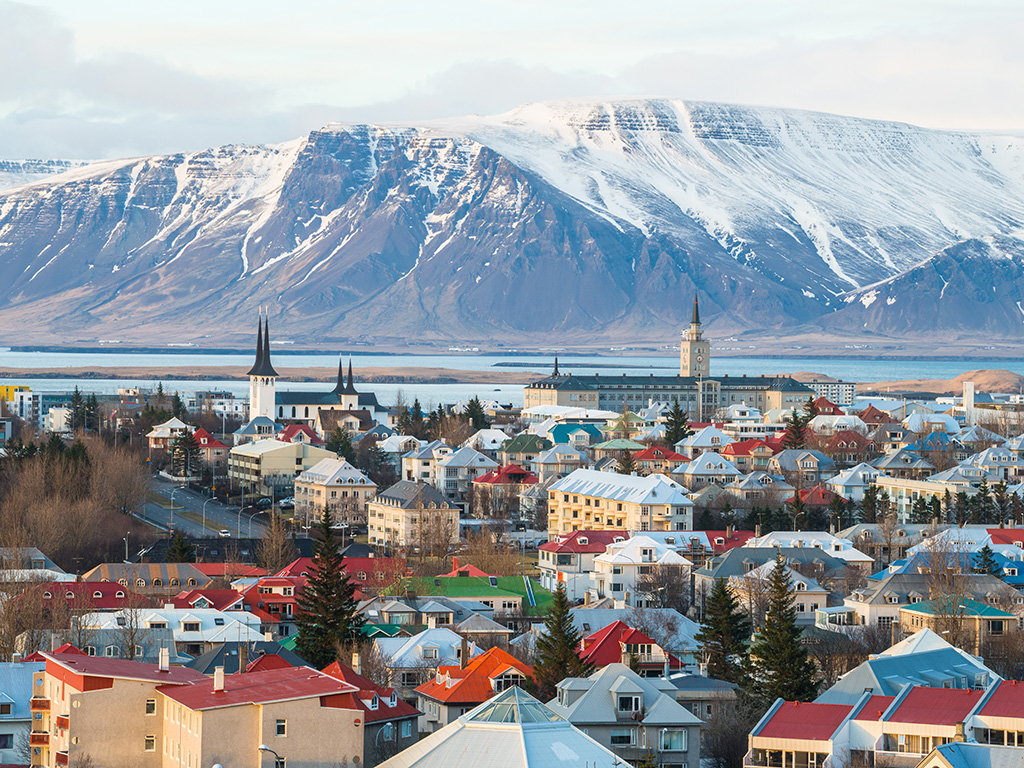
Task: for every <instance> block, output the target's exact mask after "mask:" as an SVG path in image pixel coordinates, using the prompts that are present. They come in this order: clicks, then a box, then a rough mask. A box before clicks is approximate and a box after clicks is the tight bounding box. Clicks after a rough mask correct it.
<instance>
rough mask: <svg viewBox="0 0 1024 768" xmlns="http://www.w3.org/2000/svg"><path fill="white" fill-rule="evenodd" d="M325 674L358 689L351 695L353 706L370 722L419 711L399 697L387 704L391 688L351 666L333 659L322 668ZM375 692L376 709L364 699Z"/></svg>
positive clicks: (416, 713) (397, 717)
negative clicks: (356, 694) (361, 711)
mask: <svg viewBox="0 0 1024 768" xmlns="http://www.w3.org/2000/svg"><path fill="white" fill-rule="evenodd" d="M323 673H324V674H325V675H330V676H331V677H334V678H337V679H338V680H341V681H343V682H346V683H349V684H350V685H353V686H355V687H356V688H358V689H359V695H358V696H354V697H353V702H352V704H353V706H354V707H356V708H357V709H361V710H363V715H364V717H365V718H366V722H368V723H372V722H377V721H378V720H397V719H400V718H405V717H415V716H416V715H419V713H420V711H419V710H418V709H416V708H415V707H414V706H412V705H411V704H406V703H405V702H404V701H402V700H401V699H396V701H395V706H393V707H392V706H391V705H390V704H389V700H390V698H391V694H392V692H393V691H394V689H393V688H383V687H381V686H379V685H377V684H375V683H374V682H373V681H371V680H369V679H368V678H365V677H363V676H362V675H360V674H358V673H357V672H356V671H355V670H354V669H352V667H350V666H347V665H345V664H342V663H341V662H338V661H335V662H332V663H331V664H329V665H328V666H326V667H324V668H323ZM375 693H376V694H377V698H378V702H377V709H370V708H369V707H368V706H367V705H366V702H365V701H364V699H370V698H371V697H372V695H373V694H375Z"/></svg>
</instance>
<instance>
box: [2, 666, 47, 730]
mask: <svg viewBox="0 0 1024 768" xmlns="http://www.w3.org/2000/svg"><path fill="white" fill-rule="evenodd" d="M45 668H46V663H45V662H42V661H22V662H18V663H14V662H10V661H5V662H3V663H0V701H2V702H3V703H4V704H10V705H11V714H10V715H9V716H8V715H4V720H5V721H6V720H31V719H32V713H31V711H30V710H29V706H28V703H29V699H31V698H32V675H34V674H35V673H36V672H42V671H43V669H45Z"/></svg>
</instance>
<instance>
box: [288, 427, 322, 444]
mask: <svg viewBox="0 0 1024 768" xmlns="http://www.w3.org/2000/svg"><path fill="white" fill-rule="evenodd" d="M299 435H305V436H306V439H305V440H304V441H302V442H306V443H309V444H310V445H323V444H324V441H323V440H321V439H320V436H319V435H317V433H316V432H314V431H313V428H312V427H310V426H309V425H308V424H289V425H288V426H286V427H285V428H284V429H282V430H281V431H280V432H278V433H277V439H278V440H280V441H282V442H285V443H294V442H298V441H297V440H296V438H297V437H298V436H299Z"/></svg>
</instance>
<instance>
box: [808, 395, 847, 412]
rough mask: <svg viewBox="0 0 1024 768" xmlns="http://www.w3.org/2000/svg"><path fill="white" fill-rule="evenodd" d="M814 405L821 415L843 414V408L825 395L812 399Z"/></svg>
mask: <svg viewBox="0 0 1024 768" xmlns="http://www.w3.org/2000/svg"><path fill="white" fill-rule="evenodd" d="M814 407H815V408H817V409H818V414H819V415H821V416H845V415H846V414H845V413H843V409H842V408H840V407H839V406H838V405H836V404H835V403H833V402H832V401H831V400H829V399H828V398H827V397H819V398H818V399H817V400H815V401H814Z"/></svg>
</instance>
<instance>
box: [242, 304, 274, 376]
mask: <svg viewBox="0 0 1024 768" xmlns="http://www.w3.org/2000/svg"><path fill="white" fill-rule="evenodd" d="M259 314H260V319H259V320H258V321H257V324H256V362H255V363H253V365H252V368H250V369H249V373H248V375H249V376H274V377H276V376H277V371H275V370H274V366H273V365H271V363H270V318H264V317H263V310H262V308H261V309H260V313H259Z"/></svg>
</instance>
